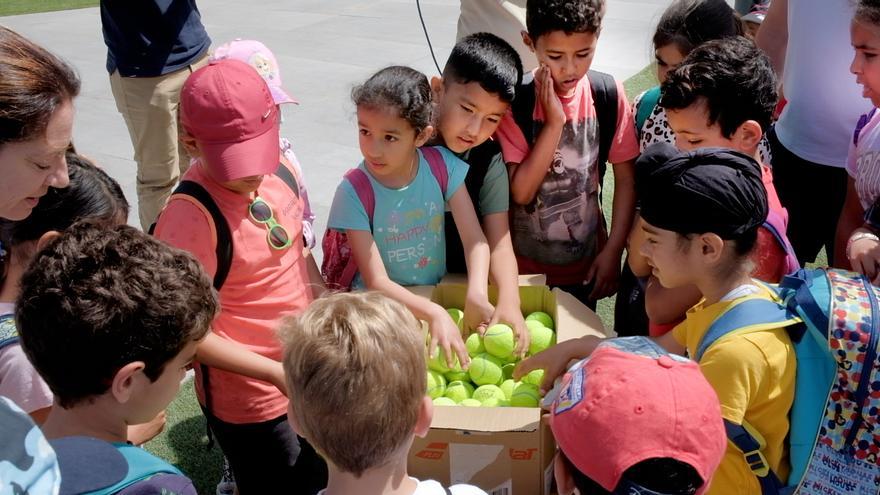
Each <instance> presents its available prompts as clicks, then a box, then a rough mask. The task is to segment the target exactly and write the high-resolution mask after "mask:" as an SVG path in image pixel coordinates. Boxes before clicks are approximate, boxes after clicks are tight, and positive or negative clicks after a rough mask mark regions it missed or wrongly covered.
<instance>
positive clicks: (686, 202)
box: [636, 143, 767, 239]
mask: <svg viewBox="0 0 880 495" xmlns="http://www.w3.org/2000/svg"><path fill="white" fill-rule="evenodd" d="M636 191H637V193H638V197H639V200H640V201H641V207H642V210H641V213H642V218H644V219H645V221H646V222H648V223H649V224H651V225H653V226H655V227H657V228H661V229H664V230H671V231H673V232H677V233H679V234H702V233H706V232H712V233H714V234H717V235H718V236H719V237H721V238H722V239H733V238H736V237H738V236H740V235H742V234H743V233H745V232H748V231H750V230H753V229H756V228H757V227H759V226H760V225H761V224H762V223H763V222H764V221H765V220H766V219H767V191H766V190H765V189H764V184H763V182H761V168H760V166H759V165H758V163H757V162H756V161H755V160H754V159H753V158H752V157H750V156H748V155H746V154H743V153H740V152H738V151H733V150H729V149H722V148H705V149H699V150H697V151H693V152H689V153H683V152H680V151H678V150H677V149H675V147H673V146H672V145H670V144H666V143H660V144H655V145H653V146H650V147H649V148H648V149H647V150H645V153H643V154H642V156H640V157H639V159H638V160H637V161H636Z"/></svg>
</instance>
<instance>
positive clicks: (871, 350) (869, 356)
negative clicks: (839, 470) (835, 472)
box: [844, 277, 880, 453]
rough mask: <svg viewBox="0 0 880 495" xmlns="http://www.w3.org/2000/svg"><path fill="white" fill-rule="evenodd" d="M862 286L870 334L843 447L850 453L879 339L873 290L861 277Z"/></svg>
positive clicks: (853, 450)
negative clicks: (869, 323)
mask: <svg viewBox="0 0 880 495" xmlns="http://www.w3.org/2000/svg"><path fill="white" fill-rule="evenodd" d="M862 285H863V286H864V287H865V291H866V292H867V295H868V300H869V301H870V302H871V333H870V334H869V335H868V344H867V347H868V348H867V349H866V350H865V361H864V362H863V363H862V372H861V373H859V386H858V388H857V389H856V397H855V402H856V408H855V413H856V417H855V418H854V419H853V424H852V427H851V428H850V430H849V434H848V435H847V436H846V445H845V447H844V448H845V449H846V450H848V451H849V452H850V453H855V450H856V445H855V443H856V436H857V435H858V433H859V429H861V427H862V423H864V421H865V419H864V417H863V416H862V409H863V408H864V405H865V400H866V399H867V398H868V386H869V385H870V383H871V372H872V371H873V369H874V361H875V360H876V359H877V339H878V337H880V335H878V332H877V312H878V311H880V308H878V306H877V299H876V297H873V296H874V288H873V287H871V284H870V282H868V280H867V279H866V278H864V277H862Z"/></svg>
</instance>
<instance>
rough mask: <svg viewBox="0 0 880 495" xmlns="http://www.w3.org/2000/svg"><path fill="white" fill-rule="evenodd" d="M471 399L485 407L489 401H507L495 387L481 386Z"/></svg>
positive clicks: (502, 393)
mask: <svg viewBox="0 0 880 495" xmlns="http://www.w3.org/2000/svg"><path fill="white" fill-rule="evenodd" d="M473 398H474V399H476V400H478V401H480V402H482V403H483V405H485V403H486V401H487V400H489V399H495V400H503V399H507V396H506V395H504V392H503V391H502V390H501V389H500V388H499V387H498V386H497V385H481V386H479V387H477V389H476V390H474V395H473Z"/></svg>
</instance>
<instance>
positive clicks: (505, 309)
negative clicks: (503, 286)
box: [489, 302, 531, 357]
mask: <svg viewBox="0 0 880 495" xmlns="http://www.w3.org/2000/svg"><path fill="white" fill-rule="evenodd" d="M498 322H501V323H506V324H508V325H510V326H511V328H513V334H514V336H515V337H516V349H514V351H513V354H514V355H516V356H521V357H522V356H525V354H526V352H527V351H528V350H529V344H530V343H531V336H530V335H529V329H528V328H527V327H526V321H525V319H524V318H523V315H522V311H520V309H519V306H518V305H509V304H507V305H505V304H502V303H501V302H499V303H498V305H497V306H495V313H493V314H492V319H491V320H490V321H489V326H492V325H494V324H496V323H498Z"/></svg>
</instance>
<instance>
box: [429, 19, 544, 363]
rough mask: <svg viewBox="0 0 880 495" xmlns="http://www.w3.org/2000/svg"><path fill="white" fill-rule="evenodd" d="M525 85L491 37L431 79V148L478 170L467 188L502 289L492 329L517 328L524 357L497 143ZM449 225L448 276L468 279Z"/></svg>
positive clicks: (478, 40) (454, 56) (465, 42)
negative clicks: (444, 149)
mask: <svg viewBox="0 0 880 495" xmlns="http://www.w3.org/2000/svg"><path fill="white" fill-rule="evenodd" d="M521 82H522V67H521V65H520V62H519V56H518V55H517V53H516V51H515V50H514V49H513V48H512V47H511V46H510V45H509V44H507V42H505V41H504V40H502V39H501V38H499V37H497V36H495V35H494V34H489V33H476V34H472V35H469V36H466V37H464V38H462V39H461V40H459V41H458V43H456V44H455V46H454V47H453V48H452V53H451V54H450V55H449V60H447V61H446V67H445V68H444V69H443V76H442V77H434V78H432V79H431V89H432V91H433V93H434V94H433V97H434V105H435V111H434V121H435V127H434V128H435V130H436V133H435V138H434V141H433V142H432V143H430V144H433V145H440V146H446V147H447V148H449V149H450V150H451V151H452V152H453V153H456V154H457V155H458V156H459V158H461V159H462V160H464V161H466V162H468V165H470V168H469V169H468V173H467V176H466V177H465V181H464V183H465V186H467V190H468V194H469V195H470V197H471V199H472V200H473V201H474V210H476V213H477V217H478V218H479V219H480V224H481V225H482V227H483V231H484V233H485V234H486V240H487V241H488V242H489V249H490V256H491V264H490V271H489V274H490V275H491V276H492V279H493V280H494V281H495V283H496V285H497V286H498V303H497V304H496V305H495V314H494V317H493V320H492V321H491V322H490V325H491V324H494V323H496V322H497V321H503V322H505V323H508V324H510V325H511V326H513V328H514V331H515V333H516V336H517V351H524V350H527V349H528V347H529V333H528V331H526V328H525V321H524V320H523V317H522V312H521V311H520V300H519V281H518V279H517V267H516V256H515V255H514V252H513V244H511V241H510V224H509V221H508V215H507V210H508V202H509V197H510V184H509V180H510V179H509V178H508V177H507V170H506V167H505V166H504V160H503V158H502V157H501V148H499V147H498V144H497V143H495V142H494V141H491V140H490V139H489V137H490V136H492V134H494V133H495V130H496V129H498V124H499V123H500V122H501V119H502V118H503V117H504V114H505V113H507V110H508V109H509V108H510V103H511V102H512V101H513V98H514V96H515V92H516V87H517V86H519V84H520V83H521ZM445 223H446V270H447V271H448V272H450V273H465V272H466V271H467V266H466V264H465V257H464V251H463V249H462V242H461V237H460V236H459V235H458V228H457V226H456V225H455V220H454V219H453V218H452V214H451V213H449V212H447V213H446V222H445Z"/></svg>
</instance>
